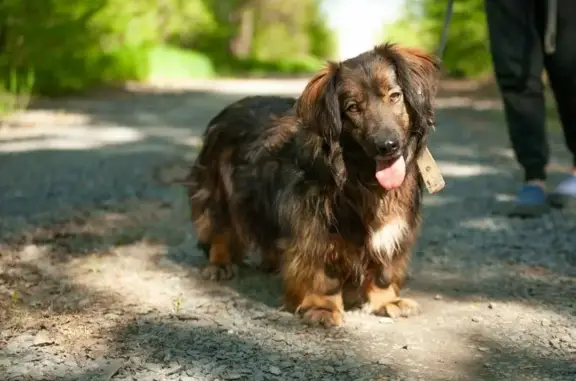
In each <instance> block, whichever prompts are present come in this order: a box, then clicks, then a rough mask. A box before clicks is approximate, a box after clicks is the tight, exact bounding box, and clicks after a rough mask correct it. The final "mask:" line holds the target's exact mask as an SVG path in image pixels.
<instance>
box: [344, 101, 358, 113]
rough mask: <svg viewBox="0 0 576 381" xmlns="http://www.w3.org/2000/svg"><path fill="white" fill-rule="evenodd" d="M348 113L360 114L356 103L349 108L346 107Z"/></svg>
mask: <svg viewBox="0 0 576 381" xmlns="http://www.w3.org/2000/svg"><path fill="white" fill-rule="evenodd" d="M346 111H348V112H358V105H357V104H355V103H352V104H350V105H349V106H348V107H346Z"/></svg>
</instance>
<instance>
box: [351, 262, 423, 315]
mask: <svg viewBox="0 0 576 381" xmlns="http://www.w3.org/2000/svg"><path fill="white" fill-rule="evenodd" d="M394 270H395V271H394ZM399 270H400V272H401V274H399V273H398V272H399ZM403 270H404V269H399V268H398V267H393V266H388V267H387V268H383V267H378V268H376V269H372V270H371V271H370V272H369V274H367V276H366V281H365V282H364V285H363V287H362V288H363V293H364V296H365V298H366V304H364V308H363V309H364V311H366V312H368V313H372V314H374V315H379V316H388V317H391V318H398V317H409V316H414V315H418V314H419V313H420V305H419V304H418V302H416V301H415V300H412V299H408V298H401V297H400V287H401V283H402V282H401V279H399V278H403V277H404V272H403Z"/></svg>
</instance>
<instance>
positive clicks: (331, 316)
mask: <svg viewBox="0 0 576 381" xmlns="http://www.w3.org/2000/svg"><path fill="white" fill-rule="evenodd" d="M302 320H303V321H304V323H305V324H307V325H314V326H316V325H320V326H324V327H326V328H329V327H338V326H340V325H342V323H343V321H344V319H343V317H342V312H340V311H337V310H335V311H330V310H325V309H321V308H311V309H309V310H308V311H306V312H304V313H303V314H302Z"/></svg>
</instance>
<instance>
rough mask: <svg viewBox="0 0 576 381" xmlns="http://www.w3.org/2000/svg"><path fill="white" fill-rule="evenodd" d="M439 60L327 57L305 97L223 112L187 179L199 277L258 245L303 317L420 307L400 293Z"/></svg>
mask: <svg viewBox="0 0 576 381" xmlns="http://www.w3.org/2000/svg"><path fill="white" fill-rule="evenodd" d="M439 71H440V64H439V60H438V59H437V58H436V57H435V56H433V55H431V54H428V53H426V52H425V51H423V50H420V49H416V48H410V47H402V46H399V45H397V44H394V43H385V44H381V45H378V46H375V47H374V48H373V49H371V50H369V51H366V52H363V53H362V54H359V55H358V56H356V57H353V58H350V59H347V60H344V61H341V62H333V61H327V63H326V65H325V66H324V67H323V68H322V69H321V70H319V72H317V73H316V74H315V75H314V76H313V77H312V79H311V80H310V81H309V82H308V83H307V85H306V86H305V88H304V90H303V92H302V94H301V95H300V97H299V98H297V99H292V98H286V97H277V96H251V97H246V98H244V99H241V100H240V101H238V102H236V103H233V104H231V105H229V106H227V107H226V108H224V109H223V110H221V112H220V113H219V114H218V115H216V116H215V117H214V118H213V119H212V120H211V121H210V122H209V124H208V127H207V129H206V130H205V132H204V135H203V138H204V144H203V146H202V148H201V151H200V152H199V154H198V156H197V158H196V161H195V163H194V164H193V166H192V167H191V170H190V172H189V176H188V179H187V183H188V185H187V186H188V196H189V201H190V207H191V217H192V220H193V224H194V226H195V229H196V232H197V237H198V244H199V246H200V247H201V248H202V249H203V250H204V251H205V252H206V254H207V256H208V260H209V264H208V265H207V266H206V267H205V268H204V269H203V270H202V274H203V276H204V277H205V278H206V279H212V280H222V279H230V278H232V277H233V276H234V275H235V269H236V268H237V267H236V265H237V264H239V263H241V262H242V260H243V256H244V254H245V253H246V251H247V250H248V249H250V248H256V249H259V250H260V252H261V253H262V267H263V268H264V269H265V270H268V271H278V272H279V273H280V274H281V278H282V281H283V295H282V301H283V306H284V308H285V309H286V310H288V311H291V312H293V313H296V314H298V315H299V316H301V317H302V319H303V321H304V322H305V323H308V324H319V325H323V326H326V327H332V326H339V325H341V324H343V321H344V320H343V316H344V311H345V310H346V309H348V308H351V307H352V306H359V307H361V308H362V309H363V310H365V311H367V312H368V313H372V314H375V315H378V316H389V317H392V318H397V317H408V316H412V315H416V314H418V313H420V306H419V304H418V303H417V302H416V301H414V300H412V299H408V298H401V297H400V290H401V288H402V287H403V285H404V283H405V279H406V273H407V267H408V265H409V261H410V256H411V249H412V247H413V245H414V244H415V241H416V239H417V236H418V234H419V231H420V226H421V216H420V209H421V197H422V192H423V180H422V177H421V175H420V173H419V170H418V167H417V163H416V159H417V158H418V156H419V155H420V153H421V152H422V151H423V149H425V146H426V143H427V138H428V136H429V133H430V132H431V130H432V129H433V127H434V122H435V113H434V106H433V101H434V98H435V96H436V91H437V82H438V77H439Z"/></svg>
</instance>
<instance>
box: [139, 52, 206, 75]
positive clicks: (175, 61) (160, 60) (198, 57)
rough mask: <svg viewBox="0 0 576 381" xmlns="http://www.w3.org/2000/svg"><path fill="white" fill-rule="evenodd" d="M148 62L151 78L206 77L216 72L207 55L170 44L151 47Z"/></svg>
mask: <svg viewBox="0 0 576 381" xmlns="http://www.w3.org/2000/svg"><path fill="white" fill-rule="evenodd" d="M148 62H149V64H150V72H149V77H151V78H206V77H212V76H214V75H215V74H216V71H215V68H214V65H213V64H212V61H211V60H210V59H209V58H208V57H206V56H205V55H203V54H200V53H197V52H194V51H190V50H185V49H181V48H178V47H174V46H169V45H158V46H156V47H154V48H153V49H151V50H150V55H149V58H148Z"/></svg>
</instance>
